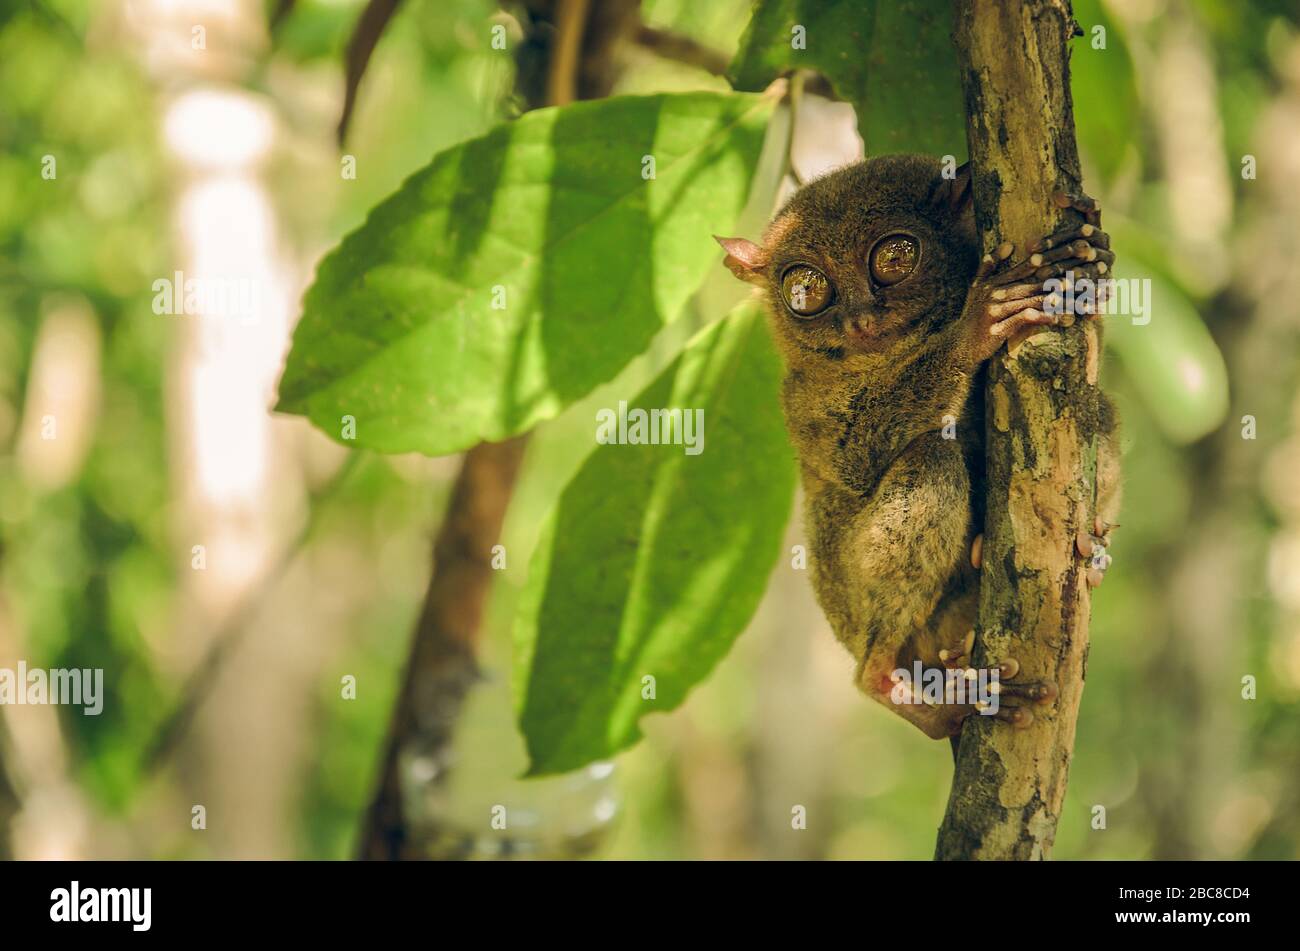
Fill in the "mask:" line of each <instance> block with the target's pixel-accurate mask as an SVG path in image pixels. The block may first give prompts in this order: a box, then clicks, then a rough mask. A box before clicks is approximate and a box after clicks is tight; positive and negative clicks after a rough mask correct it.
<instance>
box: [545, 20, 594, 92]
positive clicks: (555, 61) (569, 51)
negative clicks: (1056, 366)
mask: <svg viewBox="0 0 1300 951" xmlns="http://www.w3.org/2000/svg"><path fill="white" fill-rule="evenodd" d="M589 2H590V0H558V2H557V3H556V10H555V48H554V49H553V50H552V51H551V68H550V70H549V71H548V72H547V74H546V101H547V103H548V104H549V105H552V106H567V105H568V104H569V103H571V102H573V100H574V99H576V98H577V97H578V59H579V57H580V56H581V55H582V37H583V33H584V30H583V25H584V24H585V23H586V22H587V7H588V4H589Z"/></svg>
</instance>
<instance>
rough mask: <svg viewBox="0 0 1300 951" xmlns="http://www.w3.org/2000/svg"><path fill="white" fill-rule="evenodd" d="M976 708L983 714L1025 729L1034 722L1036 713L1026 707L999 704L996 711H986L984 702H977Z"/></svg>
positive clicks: (1016, 727)
mask: <svg viewBox="0 0 1300 951" xmlns="http://www.w3.org/2000/svg"><path fill="white" fill-rule="evenodd" d="M975 709H976V710H978V711H979V713H980V715H981V716H987V717H992V718H993V719H995V720H998V721H1000V722H1002V723H1006V724H1008V725H1009V726H1011V727H1012V728H1013V729H1016V730H1023V729H1024V728H1025V727H1027V726H1030V725H1031V724H1032V723H1033V722H1034V713H1033V711H1032V710H1029V709H1028V708H1026V707H1004V706H999V707H998V709H997V712H996V713H985V712H984V705H983V704H978V703H977V704H975Z"/></svg>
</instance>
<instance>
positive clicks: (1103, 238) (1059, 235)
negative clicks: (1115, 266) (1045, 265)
mask: <svg viewBox="0 0 1300 951" xmlns="http://www.w3.org/2000/svg"><path fill="white" fill-rule="evenodd" d="M1080 238H1083V239H1085V240H1086V241H1087V242H1088V243H1089V244H1091V245H1092V246H1093V247H1095V248H1104V249H1106V250H1110V235H1108V234H1107V233H1106V232H1104V231H1102V230H1101V229H1100V228H1098V227H1097V226H1096V225H1089V224H1083V225H1066V226H1065V227H1064V228H1062V229H1061V230H1060V231H1058V232H1056V234H1051V235H1048V236H1047V237H1045V238H1039V239H1038V240H1037V241H1035V242H1034V243H1033V244H1031V245H1030V246H1029V250H1030V251H1031V252H1034V251H1050V250H1051V249H1052V248H1059V247H1060V246H1061V245H1063V244H1070V243H1071V242H1074V241H1077V240H1079V239H1080Z"/></svg>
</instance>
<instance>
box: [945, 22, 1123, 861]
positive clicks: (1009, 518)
mask: <svg viewBox="0 0 1300 951" xmlns="http://www.w3.org/2000/svg"><path fill="white" fill-rule="evenodd" d="M955 13H956V15H955V21H954V22H955V28H954V36H953V38H954V42H955V43H956V46H957V53H958V57H959V61H960V63H961V67H962V84H963V87H964V90H965V95H966V114H967V139H968V143H969V146H970V155H971V159H972V164H973V167H974V171H975V176H974V187H975V206H976V211H977V218H978V222H979V226H980V232H981V235H982V236H983V241H984V246H985V249H986V250H987V249H991V248H993V247H995V246H997V245H998V244H1000V243H1002V242H1003V241H1011V242H1013V243H1014V245H1015V247H1016V252H1015V258H1016V259H1021V258H1023V257H1024V254H1025V250H1024V249H1025V248H1026V247H1027V245H1028V244H1029V243H1030V242H1032V241H1034V240H1035V239H1036V238H1038V237H1040V236H1042V235H1044V234H1048V233H1050V232H1052V231H1054V230H1056V229H1057V228H1058V227H1060V226H1061V225H1063V224H1065V223H1066V222H1067V221H1072V220H1076V219H1077V216H1076V215H1075V213H1074V212H1073V211H1070V212H1057V211H1056V209H1055V207H1054V205H1053V203H1052V200H1051V196H1052V193H1053V192H1056V191H1065V192H1071V193H1076V194H1077V193H1078V192H1079V190H1080V189H1079V185H1080V171H1079V157H1078V151H1077V148H1076V144H1075V136H1074V117H1073V112H1072V107H1071V101H1070V85H1069V48H1068V45H1069V40H1070V38H1071V36H1072V35H1074V33H1075V31H1076V30H1077V27H1076V26H1075V24H1074V19H1073V16H1072V12H1071V10H1070V6H1069V3H1068V2H1067V0H1023V2H1022V0H1015V2H1012V0H957V2H956V4H955ZM1078 220H1081V219H1078ZM1098 346H1099V341H1098V338H1097V336H1096V334H1095V331H1094V330H1093V328H1092V327H1091V326H1087V325H1086V324H1085V323H1084V322H1082V321H1080V322H1077V323H1075V324H1074V325H1073V326H1072V327H1070V328H1068V329H1052V330H1048V331H1045V332H1044V333H1042V334H1041V335H1039V336H1037V337H1035V338H1032V339H1031V340H1029V341H1027V342H1025V343H1024V344H1023V345H1022V346H1020V347H1019V348H1018V349H1017V352H1016V353H1015V354H1014V355H1009V354H1008V353H1007V352H1006V351H1003V352H1002V353H1000V354H999V355H998V356H996V357H994V359H993V360H992V361H991V362H990V366H989V373H988V379H987V383H986V390H985V408H986V431H987V466H988V494H987V506H988V509H987V515H986V520H985V528H984V555H983V569H982V571H983V573H982V579H981V592H980V612H979V626H978V628H977V634H976V647H975V652H974V656H973V662H974V664H975V665H976V666H977V667H985V666H988V665H989V662H990V661H991V660H992V661H1000V660H1002V659H1004V658H1007V657H1014V658H1016V659H1017V660H1019V661H1020V663H1021V668H1022V673H1021V675H1020V678H1021V679H1027V680H1051V681H1055V682H1056V684H1057V685H1058V687H1059V689H1060V695H1059V698H1058V699H1057V700H1056V701H1055V703H1053V704H1050V705H1046V706H1038V707H1035V708H1034V714H1035V722H1034V723H1033V725H1031V726H1030V727H1028V728H1027V729H1024V730H1012V729H1008V728H1007V727H1006V726H1005V725H1002V724H995V723H994V722H993V721H992V719H991V718H985V717H979V716H976V717H970V718H969V719H968V720H967V723H966V726H965V728H964V730H963V732H962V736H961V742H960V745H959V748H958V752H957V764H956V772H955V775H954V777H953V785H952V793H951V796H950V798H949V801H948V809H947V814H946V815H945V817H944V821H943V825H942V826H941V827H940V829H939V836H938V843H937V847H936V851H935V857H936V858H938V859H1043V858H1047V857H1048V854H1049V853H1050V851H1051V848H1052V843H1053V840H1054V839H1055V835H1056V823H1057V820H1058V818H1059V817H1060V814H1061V805H1062V802H1063V800H1064V798H1065V788H1066V778H1067V775H1068V772H1069V766H1070V757H1071V754H1072V751H1073V747H1074V730H1075V720H1076V717H1077V715H1078V710H1079V700H1080V697H1081V694H1082V691H1083V679H1084V668H1085V664H1086V660H1087V652H1088V615H1089V607H1090V599H1089V593H1088V586H1087V582H1086V577H1085V572H1086V569H1087V565H1086V563H1084V562H1083V560H1082V559H1080V558H1079V557H1078V556H1077V555H1076V554H1075V551H1074V544H1075V543H1074V539H1075V534H1076V532H1077V530H1078V529H1079V528H1080V527H1083V526H1088V525H1091V523H1092V516H1093V512H1092V508H1093V499H1094V492H1093V475H1094V468H1095V445H1094V434H1093V432H1092V431H1091V430H1092V424H1091V422H1089V420H1088V415H1089V414H1088V413H1087V412H1086V411H1084V409H1083V407H1085V406H1086V405H1087V404H1088V402H1089V401H1088V399H1087V395H1088V390H1089V387H1090V385H1091V384H1089V382H1088V376H1089V365H1091V370H1092V372H1093V373H1094V374H1095V369H1096V358H1097V348H1098ZM1094 379H1095V376H1094Z"/></svg>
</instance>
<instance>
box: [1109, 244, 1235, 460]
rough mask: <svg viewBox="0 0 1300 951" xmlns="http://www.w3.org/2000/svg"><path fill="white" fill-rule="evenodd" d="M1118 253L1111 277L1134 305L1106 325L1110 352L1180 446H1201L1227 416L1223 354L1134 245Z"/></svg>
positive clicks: (1179, 294) (1196, 315)
mask: <svg viewBox="0 0 1300 951" xmlns="http://www.w3.org/2000/svg"><path fill="white" fill-rule="evenodd" d="M1116 247H1120V248H1128V250H1125V251H1123V252H1122V254H1123V257H1121V258H1120V259H1119V260H1118V261H1117V262H1116V265H1115V270H1114V272H1113V273H1114V277H1115V279H1116V280H1117V281H1120V282H1122V283H1123V284H1124V285H1125V288H1126V294H1127V296H1128V299H1129V303H1128V306H1127V307H1123V308H1120V312H1119V313H1116V314H1114V315H1112V316H1109V317H1107V318H1106V344H1107V346H1110V347H1113V348H1114V349H1115V352H1116V353H1118V354H1119V358H1120V359H1121V360H1122V361H1123V363H1124V367H1125V369H1126V370H1127V371H1128V372H1127V374H1126V375H1127V376H1128V377H1129V379H1131V380H1132V381H1133V386H1134V388H1135V389H1136V390H1137V391H1138V392H1139V393H1140V394H1141V396H1142V401H1143V403H1144V404H1145V405H1146V407H1147V410H1148V411H1149V412H1150V413H1151V415H1152V417H1153V418H1154V419H1155V420H1156V422H1157V423H1158V424H1159V425H1160V428H1161V429H1162V430H1163V431H1164V433H1165V435H1166V436H1167V437H1168V438H1169V439H1171V440H1172V441H1173V442H1175V443H1178V444H1187V443H1191V442H1195V441H1196V440H1197V439H1200V438H1201V437H1202V436H1204V435H1206V434H1207V433H1210V432H1212V431H1214V430H1215V429H1217V428H1218V427H1219V426H1220V425H1221V424H1222V423H1223V420H1224V418H1225V417H1226V416H1227V413H1228V405H1229V401H1228V368H1227V365H1226V364H1225V363H1224V360H1223V354H1222V353H1221V352H1220V351H1219V348H1218V345H1217V344H1215V342H1214V338H1213V337H1211V336H1210V331H1209V330H1208V329H1207V328H1206V326H1205V322H1204V321H1203V320H1201V315H1200V314H1199V313H1198V312H1197V310H1196V305H1195V304H1194V303H1192V301H1191V300H1190V299H1189V298H1188V297H1187V295H1186V294H1184V293H1183V291H1182V290H1181V289H1180V288H1179V287H1178V285H1177V284H1175V283H1174V282H1173V281H1171V280H1169V279H1168V278H1166V277H1164V276H1163V274H1162V273H1161V269H1160V268H1159V267H1157V266H1155V265H1154V264H1152V263H1149V262H1148V261H1146V260H1144V259H1142V258H1141V257H1139V256H1138V255H1137V254H1135V253H1134V251H1133V249H1132V248H1129V246H1128V245H1124V244H1117V245H1116ZM1121 299H1122V298H1121ZM1139 304H1140V305H1141V306H1140V307H1139V306H1138V305H1139Z"/></svg>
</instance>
